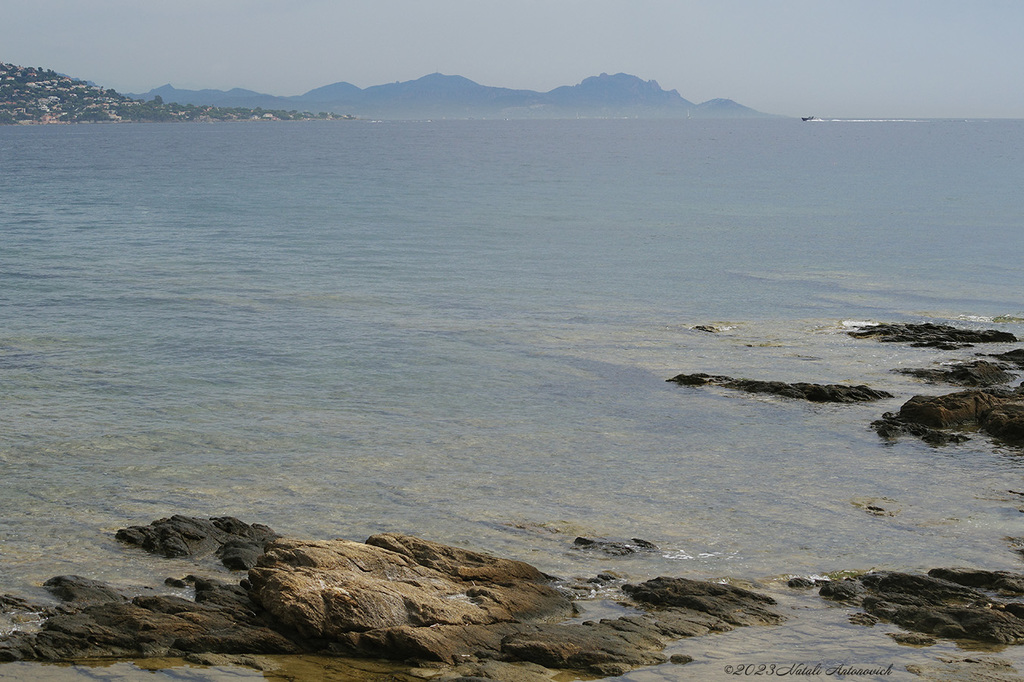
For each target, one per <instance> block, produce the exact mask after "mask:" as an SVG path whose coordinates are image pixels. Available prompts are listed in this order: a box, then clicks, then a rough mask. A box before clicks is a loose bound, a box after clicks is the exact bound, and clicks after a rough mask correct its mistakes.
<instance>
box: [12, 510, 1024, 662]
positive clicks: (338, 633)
mask: <svg viewBox="0 0 1024 682" xmlns="http://www.w3.org/2000/svg"><path fill="white" fill-rule="evenodd" d="M117 537H118V538H119V539H120V540H121V541H122V542H123V543H124V544H125V545H135V546H138V547H141V548H143V549H145V550H146V551H148V552H151V553H153V554H156V555H166V554H167V553H168V550H169V549H174V550H175V551H179V552H185V554H184V556H192V557H194V558H195V559H196V560H197V561H199V560H202V559H203V558H204V557H216V558H217V559H218V560H219V561H220V562H221V563H222V564H224V565H225V566H230V567H231V570H232V571H233V572H234V573H233V575H235V576H241V577H239V578H238V579H236V580H234V581H220V580H211V579H208V578H200V577H197V576H194V575H189V576H184V577H181V578H178V577H172V578H168V579H166V580H165V581H164V586H165V588H169V589H170V590H173V591H172V592H170V593H163V594H160V593H157V591H156V590H154V591H153V593H146V594H141V595H136V596H133V597H129V596H128V595H125V594H124V593H122V592H121V591H119V590H117V589H115V588H113V587H112V586H110V585H108V584H105V583H102V582H99V581H96V580H91V579H88V578H84V577H80V576H57V577H54V578H52V579H50V580H48V581H46V583H45V585H44V586H45V588H46V589H47V590H48V591H49V592H50V594H52V595H53V597H54V598H55V599H56V600H58V603H56V604H42V603H33V602H31V601H28V600H25V599H23V598H20V597H17V596H14V595H0V614H2V616H3V617H4V618H5V619H6V620H7V621H8V622H10V623H16V624H17V625H16V626H14V627H9V628H0V662H14V661H21V662H24V661H47V662H54V661H59V662H76V661H83V660H104V659H106V660H128V659H130V660H138V659H164V658H180V659H183V660H185V661H188V662H191V663H195V664H200V665H241V666H249V667H255V668H261V667H263V666H267V665H269V664H268V663H267V662H266V659H265V657H267V656H310V655H315V656H327V657H335V658H338V659H339V660H341V659H352V658H359V659H372V660H378V661H385V660H386V661H392V662H393V663H394V664H395V665H397V666H400V668H399V669H405V670H409V671H411V670H414V669H417V670H420V671H421V672H420V673H417V674H416V675H413V676H412V677H409V678H408V679H415V678H417V677H419V678H421V679H422V678H424V677H425V678H430V679H435V678H436V679H439V680H450V679H461V680H467V681H468V680H473V679H475V680H480V679H493V680H506V681H509V682H531V681H533V682H540V681H543V680H550V679H553V677H555V676H556V675H557V674H559V672H564V671H572V672H573V673H574V674H578V675H586V676H593V677H604V676H610V675H621V674H624V673H626V672H628V671H630V670H633V669H636V668H639V667H644V666H651V665H660V664H666V663H667V664H676V665H683V664H686V663H689V662H691V661H692V660H693V659H692V658H691V657H689V656H684V655H674V656H671V657H669V656H666V655H665V654H664V653H663V651H664V649H665V647H666V646H667V645H668V644H670V643H671V642H673V641H676V640H680V639H682V638H689V637H704V636H714V635H715V634H716V633H722V632H727V631H730V630H733V629H735V628H738V627H747V626H775V627H785V623H786V622H787V620H788V619H789V617H788V616H787V614H786V613H785V612H784V611H783V609H781V608H780V606H779V604H778V603H777V601H776V599H774V598H773V597H772V596H770V595H768V594H765V593H763V592H760V591H756V590H754V589H747V588H744V587H739V586H736V585H733V584H729V583H726V582H718V581H700V580H692V579H687V578H679V577H658V578H654V579H651V580H647V581H644V582H640V583H635V584H634V583H630V582H627V581H624V580H622V579H621V578H619V577H618V576H616V575H612V574H602V575H599V576H595V577H593V578H590V579H589V580H579V579H577V580H562V579H559V578H556V577H553V576H550V575H545V574H544V573H542V572H540V571H538V570H537V569H536V568H534V567H533V566H531V565H529V564H527V563H524V562H521V561H517V560H513V559H504V558H498V557H494V556H491V555H488V554H483V553H480V552H474V551H471V550H467V549H462V548H457V547H451V546H448V545H442V544H439V543H435V542H430V541H427V540H423V539H420V538H416V537H412V536H408V535H401V534H393V533H387V534H380V535H374V536H372V537H370V538H368V539H367V540H366V541H365V542H353V541H349V540H319V541H317V540H299V539H293V538H282V537H279V536H278V535H277V534H276V533H274V532H273V531H272V530H271V529H269V528H268V527H267V526H262V525H260V524H251V525H250V524H247V523H245V522H243V521H240V520H238V519H235V518H231V517H215V518H211V519H201V518H195V517H187V516H173V517H169V518H166V519H160V520H157V521H154V522H153V523H152V524H150V525H149V526H135V527H131V528H126V529H122V530H121V531H119V532H118V534H117ZM140 538H147V539H149V540H152V541H151V542H150V541H145V540H144V541H141V542H140V541H139V540H140ZM578 540H584V542H583V543H579V544H581V545H582V546H588V545H590V546H593V545H597V544H599V542H598V541H594V540H587V539H584V538H578ZM635 543H640V548H641V549H644V548H645V547H644V546H645V545H649V544H650V543H646V541H642V540H638V539H634V542H633V543H627V544H630V545H633V546H635ZM608 544H609V546H611V547H613V548H614V547H617V546H620V543H608ZM240 545H241V546H245V547H246V548H247V550H249V549H251V550H252V552H253V553H254V557H253V561H252V562H251V565H249V566H248V567H242V566H240V565H239V564H238V563H237V560H236V558H234V555H233V554H232V553H229V552H226V551H225V548H231V547H238V546H240ZM175 556H183V555H182V554H175ZM246 556H250V554H248V553H247V554H246ZM246 563H249V562H248V561H246ZM595 584H600V585H602V586H603V587H607V588H610V589H612V590H614V591H615V593H616V594H617V595H618V596H617V597H616V600H617V601H619V602H620V603H621V604H623V605H627V606H628V607H629V609H630V611H631V613H629V614H628V615H623V616H620V617H618V618H605V619H601V620H598V621H584V622H577V621H578V620H579V619H578V618H575V619H574V618H573V617H574V616H577V615H578V613H579V608H578V604H579V601H580V599H581V598H582V595H584V594H586V593H587V592H588V591H589V590H590V588H592V587H593V586H594V585H595ZM788 587H789V588H790V589H791V590H793V591H794V592H795V593H803V592H806V591H807V590H809V589H816V590H817V593H818V595H819V596H820V598H821V599H822V600H823V602H828V603H834V602H838V603H841V604H843V605H844V606H847V607H849V608H851V609H856V610H857V612H856V613H854V614H853V615H852V616H851V617H850V619H849V620H850V622H852V623H854V624H857V625H860V626H865V627H871V626H873V625H876V624H878V623H880V622H886V623H892V624H895V625H898V626H899V627H900V628H901V629H902V631H901V632H898V633H894V634H890V636H891V637H892V638H893V639H894V640H896V641H897V642H899V643H902V644H908V645H913V646H928V645H931V644H934V643H935V642H936V640H937V639H946V640H953V641H957V642H963V643H965V645H967V646H977V645H984V644H997V645H1020V644H1024V573H1011V572H1006V571H986V570H979V569H966V568H936V569H933V570H931V571H929V572H928V573H927V574H923V573H922V574H917V573H900V572H888V571H880V572H870V573H865V574H863V575H857V576H853V577H846V578H842V579H835V580H829V579H811V578H793V579H791V580H790V581H789V583H788ZM570 621H571V622H570ZM971 643H974V644H971ZM945 665H946V667H947V668H948V667H949V666H950V665H953V664H952V663H949V662H947V663H946V664H945ZM979 665H984V666H992V665H996V666H997V667H998V666H999V665H1001V664H998V663H994V662H993V660H992V659H967V660H964V661H958V662H956V665H953V667H954V668H957V669H959V670H960V671H961V674H963V671H964V670H966V671H968V673H967V674H968V675H970V674H972V673H970V671H972V670H975V669H976V668H977V666H979ZM911 667H912V666H911ZM423 670H426V671H428V672H427V673H423V672H422V671H423ZM1000 671H1001V672H1000V675H1002V676H1001V677H998V676H997V677H994V678H985V679H1007V680H1009V679H1019V678H1017V677H1014V675H1016V672H1015V671H1013V670H1012V667H1006V666H1003V667H1002V668H1000ZM410 674H411V673H410ZM921 674H924V676H925V677H928V675H927V674H925V673H921ZM382 675H383V677H381V679H406V678H404V677H403V678H400V677H395V676H394V674H393V671H392V673H387V674H386V675H385V674H383V673H382ZM373 677H374V676H373V675H370V674H369V673H368V677H367V679H371V678H373ZM965 679H970V677H968V678H965Z"/></svg>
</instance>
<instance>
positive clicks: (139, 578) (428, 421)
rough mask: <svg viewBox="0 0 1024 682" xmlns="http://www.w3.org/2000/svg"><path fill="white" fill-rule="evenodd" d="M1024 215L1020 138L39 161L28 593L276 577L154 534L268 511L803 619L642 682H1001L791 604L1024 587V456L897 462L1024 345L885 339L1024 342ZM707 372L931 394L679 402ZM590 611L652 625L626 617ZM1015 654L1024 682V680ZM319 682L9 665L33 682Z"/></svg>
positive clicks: (285, 526)
mask: <svg viewBox="0 0 1024 682" xmlns="http://www.w3.org/2000/svg"><path fill="white" fill-rule="evenodd" d="M1022 187H1024V121H1018V120H871V121H865V120H858V121H852V120H825V121H808V122H802V121H800V120H790V119H757V120H636V119H623V120H557V121H555V120H551V121H505V120H494V121H485V120H480V121H472V120H461V121H449V120H439V121H418V122H391V121H389V122H379V121H364V120H357V121H313V122H254V123H215V124H123V125H74V126H0V593H10V594H16V595H19V596H22V597H27V598H31V599H35V600H42V601H45V600H47V599H51V598H50V597H49V595H48V594H47V593H46V591H45V590H44V589H43V588H42V582H43V581H45V580H46V579H47V578H49V577H52V576H55V575H62V574H77V575H82V576H85V577H89V578H93V579H97V580H104V581H107V582H109V583H111V584H112V585H114V586H115V587H118V588H119V589H121V590H123V591H125V592H126V593H127V594H142V593H146V592H147V591H151V590H163V589H165V588H163V586H162V583H163V580H164V578H166V577H169V576H172V577H181V576H183V575H187V574H189V573H200V574H202V572H204V571H205V572H206V573H208V574H211V575H215V576H219V577H220V578H221V579H224V580H237V579H239V578H240V574H237V573H235V574H232V573H230V572H229V571H227V569H224V568H222V567H221V568H218V567H217V566H216V565H215V564H214V562H213V561H212V560H207V561H202V560H192V559H166V558H163V557H157V556H152V555H150V554H147V553H145V552H143V551H141V550H138V549H135V548H131V547H126V546H123V545H122V544H121V543H119V542H117V541H116V540H115V538H114V534H115V532H116V531H117V530H118V529H119V528H123V527H126V526H129V525H144V524H148V523H149V522H151V521H153V520H156V519H159V518H163V517H166V516H170V515H172V514H186V515H193V516H202V517H211V516H236V517H238V518H240V519H242V520H243V521H246V522H250V523H252V522H258V523H263V524H266V525H269V526H271V527H272V528H273V529H275V530H276V531H277V532H279V533H281V534H283V535H288V536H296V537H306V538H312V539H327V538H347V539H353V540H363V539H365V538H366V537H368V536H369V535H372V534H374V533H378V532H384V531H392V532H402V533H408V534H413V535H417V536H420V537H423V538H426V539H429V540H434V541H438V542H442V543H447V544H452V545H457V546H460V547H466V548H469V549H473V550H477V551H484V552H489V553H493V554H495V555H499V556H504V557H510V558H515V559H519V560H523V561H527V562H529V563H531V564H533V565H535V566H537V567H538V568H540V569H541V570H543V571H545V572H547V573H549V574H551V575H554V576H558V577H561V578H564V579H566V580H570V581H571V580H576V579H581V580H585V579H586V578H588V577H592V576H594V575H597V574H598V573H612V574H614V575H617V576H619V577H620V578H621V579H622V580H628V581H630V582H638V581H642V580H646V579H648V578H652V577H655V576H659V575H668V576H681V577H688V578H697V579H704V580H727V581H731V582H733V583H735V584H740V585H747V586H751V587H753V588H755V589H758V590H760V591H763V592H766V593H768V594H771V595H772V596H774V597H775V598H776V599H778V600H779V602H780V609H782V610H783V612H784V613H785V614H786V615H787V618H788V621H787V623H786V624H785V625H782V626H775V627H748V628H739V629H737V630H735V631H733V632H729V633H723V634H716V635H710V636H707V637H702V638H695V639H690V640H682V641H680V642H676V643H672V644H670V645H669V647H668V648H667V649H666V652H665V653H666V654H667V655H671V654H675V653H678V654H681V655H688V656H692V657H693V658H694V661H693V662H692V663H689V664H686V665H675V664H671V663H666V664H664V665H660V666H652V667H649V668H642V669H639V670H636V671H633V672H631V673H629V674H627V675H624V676H622V677H621V679H623V680H630V681H631V682H671V681H673V680H690V679H693V680H699V679H729V678H731V677H733V676H734V675H729V674H728V671H729V670H732V671H735V670H736V669H737V668H736V666H740V665H748V664H780V665H781V664H807V665H809V666H812V667H813V666H814V665H816V664H825V665H828V664H849V665H860V666H865V667H868V666H871V667H883V668H884V667H885V666H888V665H889V664H893V666H894V667H893V671H892V673H891V675H889V676H887V677H886V679H918V678H917V677H916V676H915V675H912V674H911V673H909V672H907V671H906V666H907V665H920V664H927V663H929V662H931V663H934V662H935V661H936V660H937V659H938V658H939V657H941V656H956V655H979V651H978V650H976V649H973V648H970V647H966V645H957V644H955V643H953V642H950V641H947V640H938V642H937V643H936V644H935V645H933V646H926V647H913V646H906V645H902V644H899V643H897V642H896V641H895V640H894V639H893V638H892V637H891V636H890V635H891V634H894V633H897V632H899V629H898V628H897V627H895V626H892V625H888V624H885V623H880V624H878V625H875V626H874V627H866V626H863V625H856V624H853V623H851V622H850V621H849V617H850V616H851V615H852V614H853V613H855V611H854V610H853V609H850V608H847V607H844V606H842V605H836V604H830V603H827V602H825V601H824V600H821V599H819V598H818V597H817V596H816V594H815V593H814V591H806V590H804V591H800V590H793V589H790V588H788V587H787V586H786V582H787V580H788V579H789V578H791V577H794V576H804V577H818V578H820V577H825V576H833V577H836V576H843V575H850V574H854V573H857V572H863V571H869V570H907V571H921V570H927V569H929V568H932V567H937V566H943V567H946V566H970V567H978V568H985V569H992V570H1009V571H1018V572H1024V556H1022V554H1021V552H1020V551H1017V550H1019V549H1020V547H1021V546H1022V543H1024V540H1021V538H1022V537H1024V514H1022V512H1024V494H1022V493H1021V492H1019V491H1024V449H1022V448H1019V447H1013V446H1009V445H1006V444H1000V443H996V442H992V441H991V440H989V439H987V438H986V437H984V436H983V435H980V434H974V435H973V436H972V438H971V440H969V441H967V442H965V443H962V444H955V445H949V446H943V447H932V446H929V445H927V444H925V443H923V442H921V441H919V440H917V439H914V438H909V437H908V438H902V439H897V440H894V441H886V440H883V439H882V438H880V437H879V436H878V435H877V434H876V433H875V432H874V431H873V430H872V429H871V428H870V423H871V422H872V421H873V420H875V419H878V418H879V417H880V416H881V415H882V414H883V413H885V412H887V411H893V410H897V409H898V408H899V406H900V405H901V404H902V403H903V402H904V401H905V400H907V399H908V398H909V397H911V396H913V395H916V394H940V393H946V392H951V391H953V390H956V389H955V388H953V387H950V386H944V385H936V384H928V383H924V382H922V381H921V380H919V379H916V378H914V377H911V376H908V375H906V374H901V373H897V372H894V371H893V370H895V369H901V368H904V369H905V368H919V367H938V366H941V365H942V364H943V363H950V362H954V361H957V360H966V359H972V358H974V357H975V356H976V354H977V353H996V352H1002V351H1006V350H1011V349H1013V348H1017V347H1021V344H994V345H991V346H988V347H985V348H977V347H976V348H968V349H962V350H956V351H943V350H937V349H935V348H916V347H911V346H909V345H906V344H895V343H880V342H878V341H877V340H873V339H856V338H853V337H851V336H850V335H849V334H848V332H849V331H851V330H853V329H857V328H860V327H863V326H866V325H870V324H876V323H885V322H915V323H918V322H932V323H937V324H949V325H954V326H957V327H963V328H971V329H991V328H994V329H1001V330H1005V331H1009V332H1013V333H1014V334H1016V335H1017V336H1018V337H1019V338H1022V339H1024V296H1022V294H1024V289H1022V284H1024V267H1022V260H1021V254H1022V251H1024V249H1022V247H1024V224H1022V223H1024V204H1022V202H1021V188H1022ZM684 372H685V373H695V372H707V373H710V374H724V375H729V376H733V377H741V378H749V379H764V380H782V381H807V382H817V383H845V384H867V385H869V386H871V387H872V388H877V389H882V390H885V391H889V392H891V393H893V394H894V396H895V397H894V398H892V399H887V400H882V401H879V402H874V403H863V404H853V405H846V404H843V405H825V404H812V403H807V402H803V401H796V400H790V399H786V398H780V397H770V396H764V395H751V394H745V393H740V392H737V391H731V390H729V389H726V388H720V387H718V388H716V387H696V388H695V387H687V386H680V385H678V384H675V383H671V382H667V381H666V380H667V379H669V378H671V377H673V376H675V375H677V374H679V373H684ZM1015 383H1016V382H1015ZM581 536H582V537H586V538H591V539H601V540H608V541H615V542H625V543H631V542H632V543H635V541H634V540H633V539H634V538H637V539H642V540H645V541H647V542H649V543H652V544H653V545H655V546H656V548H657V549H646V550H644V551H639V552H636V553H633V554H629V555H626V556H613V555H611V554H608V553H606V552H602V551H600V550H593V549H591V550H587V549H581V548H578V547H576V546H575V545H574V540H575V539H576V538H577V537H581ZM581 606H582V608H583V611H584V613H583V615H582V616H581V617H582V618H584V619H587V618H591V617H593V618H597V617H605V616H607V615H614V614H616V613H618V612H621V611H622V610H623V609H625V607H623V606H622V605H620V604H619V603H618V601H617V595H616V594H615V593H614V592H613V591H611V590H605V591H602V590H595V592H594V594H593V598H592V599H591V600H588V601H584V602H582V603H581ZM28 626H29V625H26V624H24V623H17V622H8V623H6V624H4V623H3V622H0V630H2V627H6V628H7V630H8V631H10V630H11V629H13V628H18V627H28ZM980 653H983V654H985V655H991V656H995V657H998V658H1003V659H1006V660H1009V661H1011V662H1013V663H1014V664H1015V665H1016V666H1017V668H1018V670H1019V671H1021V672H1024V652H1021V651H1019V650H1018V649H1016V648H1013V647H1010V648H1004V649H998V648H995V649H986V650H983V651H981V652H980ZM312 665H313V669H316V670H321V673H322V671H323V670H326V669H327V668H326V667H324V668H316V666H317V665H320V664H316V663H314V664H312ZM322 665H323V666H328V664H327V663H323V664H322ZM728 666H732V667H731V668H729V667H728ZM318 674H320V673H318ZM322 674H326V673H322ZM339 674H340V673H339ZM286 678H287V679H297V678H296V677H294V676H293V677H287V675H286V674H285V673H281V674H280V676H275V673H273V672H260V671H256V670H252V669H249V668H245V667H241V666H220V667H202V666H198V665H195V664H189V663H187V662H183V661H169V662H166V663H165V664H161V665H154V664H152V663H147V662H144V661H139V662H116V663H111V662H98V663H93V664H82V665H75V666H56V665H43V664H25V663H8V664H0V680H7V679H12V680H13V679H47V680H49V679H53V680H83V679H90V680H92V679H109V680H115V679H116V680H122V679H123V680H134V679H146V680H162V679H181V680H220V679H225V680H226V679H231V680H235V679H274V680H276V679H286ZM328 678H329V676H327V677H324V678H323V679H328ZM331 679H334V678H331ZM338 679H340V678H338ZM847 679H853V678H850V677H847ZM858 679H865V678H863V677H861V678H858Z"/></svg>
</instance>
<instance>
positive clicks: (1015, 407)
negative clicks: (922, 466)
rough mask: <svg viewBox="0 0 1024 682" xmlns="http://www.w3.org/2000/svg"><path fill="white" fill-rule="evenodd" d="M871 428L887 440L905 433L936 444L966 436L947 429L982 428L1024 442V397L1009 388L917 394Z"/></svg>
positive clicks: (996, 434) (987, 431)
mask: <svg viewBox="0 0 1024 682" xmlns="http://www.w3.org/2000/svg"><path fill="white" fill-rule="evenodd" d="M871 426H872V427H873V428H874V429H875V430H876V431H877V432H878V434H879V435H880V436H882V437H883V438H894V437H896V436H899V435H903V434H910V435H915V436H918V437H920V438H922V439H924V440H925V441H927V442H929V443H932V444H945V443H948V442H955V441H957V440H960V441H962V440H966V437H963V436H960V435H954V434H948V433H945V432H944V431H943V430H944V429H963V428H980V429H981V430H982V431H984V432H986V433H988V434H989V435H991V436H994V437H996V438H1001V439H1003V440H1007V441H1011V442H1016V441H1022V440H1024V394H1022V393H1021V392H1020V391H1009V390H1006V389H972V390H967V391H959V392H957V393H948V394H946V395H940V396H925V395H916V396H914V397H912V398H911V399H910V400H908V401H907V402H905V403H904V404H903V406H902V407H900V410H899V412H898V413H892V412H889V413H886V414H884V415H883V416H882V419H880V420H878V421H875V422H872V424H871Z"/></svg>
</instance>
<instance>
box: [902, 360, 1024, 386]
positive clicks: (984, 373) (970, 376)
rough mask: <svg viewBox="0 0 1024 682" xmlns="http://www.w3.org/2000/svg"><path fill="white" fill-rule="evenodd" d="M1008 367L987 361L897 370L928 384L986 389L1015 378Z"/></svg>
mask: <svg viewBox="0 0 1024 682" xmlns="http://www.w3.org/2000/svg"><path fill="white" fill-rule="evenodd" d="M1009 368H1010V367H1009V366H1008V365H1005V364H1003V363H996V362H989V361H987V360H974V361H971V362H961V363H956V364H953V365H949V366H947V367H933V368H920V369H899V370H896V371H897V372H899V373H900V374H907V375H910V376H914V377H917V378H918V379H924V380H925V381H927V382H929V383H943V384H955V385H957V386H973V387H987V386H998V385H1000V384H1007V383H1009V382H1011V381H1013V379H1014V378H1015V375H1014V374H1011V373H1010V372H1008V371H1007V370H1008V369H1009Z"/></svg>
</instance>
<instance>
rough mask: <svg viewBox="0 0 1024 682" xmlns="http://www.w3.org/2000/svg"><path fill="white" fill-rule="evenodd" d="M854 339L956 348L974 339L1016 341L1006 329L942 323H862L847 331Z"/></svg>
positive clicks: (981, 340)
mask: <svg viewBox="0 0 1024 682" xmlns="http://www.w3.org/2000/svg"><path fill="white" fill-rule="evenodd" d="M848 333H849V335H850V336H852V337H854V338H857V339H868V338H873V339H878V340H879V341H883V342H888V343H909V344H910V345H912V346H921V347H931V348H941V349H943V350H955V349H957V348H966V347H969V346H971V345H973V344H975V343H1007V342H1011V343H1012V342H1014V341H1017V337H1016V336H1014V335H1013V334H1011V333H1009V332H1004V331H1000V330H998V329H984V330H979V329H960V328H959V327H953V326H950V325H945V324H933V323H931V322H925V323H923V324H908V323H896V324H878V325H872V326H868V327H861V328H860V329H855V330H853V331H851V332H848Z"/></svg>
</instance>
